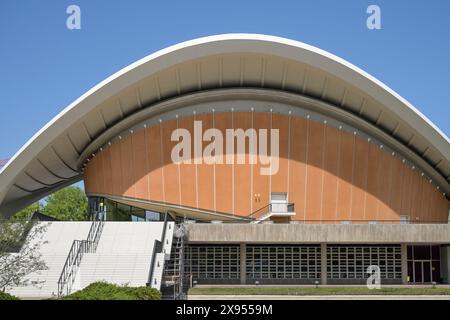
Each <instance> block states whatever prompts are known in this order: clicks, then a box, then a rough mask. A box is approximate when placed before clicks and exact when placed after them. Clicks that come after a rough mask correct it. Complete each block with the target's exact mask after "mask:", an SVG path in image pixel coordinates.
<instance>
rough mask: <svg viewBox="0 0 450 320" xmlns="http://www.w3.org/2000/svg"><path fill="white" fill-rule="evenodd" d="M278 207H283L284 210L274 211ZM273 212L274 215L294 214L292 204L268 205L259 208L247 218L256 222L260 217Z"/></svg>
mask: <svg viewBox="0 0 450 320" xmlns="http://www.w3.org/2000/svg"><path fill="white" fill-rule="evenodd" d="M278 206H280V207H281V206H283V208H285V209H284V210H278V209H276V208H277V207H278ZM269 212H274V213H281V212H294V204H293V203H273V202H272V203H269V204H267V205H265V206H264V207H262V208H259V209H258V210H255V211H253V212H252V213H250V214H249V215H248V216H247V217H248V218H250V219H253V220H257V219H258V218H260V217H261V216H263V215H264V214H266V213H269Z"/></svg>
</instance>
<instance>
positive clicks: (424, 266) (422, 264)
mask: <svg viewBox="0 0 450 320" xmlns="http://www.w3.org/2000/svg"><path fill="white" fill-rule="evenodd" d="M438 279H439V276H438V275H437V273H436V268H435V267H433V266H432V262H431V261H414V278H413V279H412V282H414V283H431V282H433V281H438Z"/></svg>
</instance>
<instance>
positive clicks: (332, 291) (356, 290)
mask: <svg viewBox="0 0 450 320" xmlns="http://www.w3.org/2000/svg"><path fill="white" fill-rule="evenodd" d="M188 294H189V295H450V288H439V287H436V288H431V287H430V288H381V289H374V290H370V289H368V288H365V287H324V288H320V287H319V288H295V287H228V288H227V287H197V288H191V289H189V292H188Z"/></svg>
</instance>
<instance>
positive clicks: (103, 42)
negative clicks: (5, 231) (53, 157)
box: [0, 0, 450, 159]
mask: <svg viewBox="0 0 450 320" xmlns="http://www.w3.org/2000/svg"><path fill="white" fill-rule="evenodd" d="M70 4H76V5H78V6H80V8H81V14H82V17H81V18H82V29H81V30H68V29H67V28H66V19H67V16H68V15H67V14H66V8H67V6H68V5H70ZM369 4H376V5H378V6H380V8H381V13H382V17H381V18H382V30H372V31H371V30H368V29H367V28H366V19H367V16H368V15H367V13H366V9H367V6H368V5H369ZM449 16H450V1H448V0H441V1H437V0H436V1H423V0H420V1H419V0H415V1H401V0H396V1H379V0H374V1H363V0H360V1H356V0H354V1H352V0H346V1H331V0H330V1H324V0H315V1H299V0H297V1H270V2H269V1H262V0H259V1H231V0H226V1H220V2H219V1H186V0H184V1H168V0H166V1H137V0H129V1H119V0H115V1H106V0H95V1H93V0H87V1H81V0H71V1H64V0H45V1H22V0H1V2H0V94H1V99H0V159H3V158H8V157H11V156H12V155H13V154H14V153H15V152H16V151H17V150H18V149H19V148H20V147H21V146H22V145H23V144H24V143H25V142H26V141H27V140H28V139H29V138H30V137H31V136H32V135H33V134H34V133H35V132H36V131H37V130H39V129H40V128H41V127H42V126H43V125H44V124H45V123H46V122H48V121H49V120H50V119H51V118H52V117H54V116H55V115H56V114H57V113H58V112H60V111H61V110H62V109H63V108H64V107H66V106H67V105H68V104H70V103H71V102H72V101H73V100H75V99H76V98H77V97H78V96H80V95H81V94H83V93H84V92H85V91H87V90H88V89H89V88H91V87H92V86H94V85H95V84H96V83H98V82H100V81H101V80H103V79H104V78H105V77H107V76H109V75H111V74H112V73H114V72H116V71H118V70H119V69H121V68H122V67H125V66H127V65H128V64H130V63H132V62H134V61H135V60H137V59H139V58H142V57H144V56H146V55H148V54H150V53H152V52H154V51H156V50H158V49H161V48H164V47H166V46H169V45H172V44H175V43H178V42H180V41H184V40H189V39H192V38H196V37H200V36H206V35H212V34H220V33H230V32H249V33H264V34H271V35H277V36H282V37H287V38H291V39H295V40H299V41H302V42H305V43H308V44H311V45H314V46H317V47H319V48H321V49H324V50H327V51H329V52H331V53H333V54H336V55H338V56H340V57H342V58H344V59H346V60H348V61H350V62H351V63H353V64H355V65H356V66H358V67H360V68H362V69H363V70H365V71H367V72H368V73H370V74H372V75H373V76H375V77H377V78H378V79H380V80H381V81H383V82H384V83H386V84H387V85H388V86H390V87H391V88H392V89H394V90H395V91H397V92H398V93H399V94H400V95H402V96H403V97H405V98H406V99H407V100H409V101H410V102H411V103H412V104H413V105H415V106H416V107H417V108H418V109H419V110H421V111H422V113H424V114H425V115H426V116H427V117H428V118H430V119H431V120H432V121H433V122H434V123H435V124H436V125H437V126H438V127H440V129H441V130H442V131H443V132H444V133H445V134H447V135H449V133H450V117H449V111H448V109H449V103H448V101H450V81H449V74H450V59H449V57H450V54H449V49H450V48H449V47H450V41H449V39H450V37H449V34H450V32H449V31H450V18H449Z"/></svg>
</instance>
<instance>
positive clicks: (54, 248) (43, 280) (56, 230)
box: [9, 222, 91, 299]
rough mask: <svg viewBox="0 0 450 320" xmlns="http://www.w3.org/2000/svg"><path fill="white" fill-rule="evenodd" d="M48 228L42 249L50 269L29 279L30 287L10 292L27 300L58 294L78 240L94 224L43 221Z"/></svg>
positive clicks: (43, 256) (85, 235) (41, 251)
mask: <svg viewBox="0 0 450 320" xmlns="http://www.w3.org/2000/svg"><path fill="white" fill-rule="evenodd" d="M41 223H44V224H45V225H46V232H45V233H44V234H43V237H42V241H43V242H44V244H43V245H42V246H41V248H40V253H41V255H42V259H43V260H44V261H45V263H46V265H47V267H48V268H47V269H46V270H41V271H39V272H35V273H33V274H30V275H29V276H28V279H29V280H30V284H31V285H29V286H24V287H14V288H12V289H11V290H9V292H10V293H11V294H13V295H15V296H18V297H21V298H25V299H41V298H50V297H52V296H54V297H56V296H57V295H58V280H59V277H60V275H61V271H62V269H63V266H64V263H65V262H66V258H67V253H68V252H69V249H70V247H71V245H72V242H73V240H75V239H85V238H86V237H87V234H88V232H89V228H90V227H91V222H41Z"/></svg>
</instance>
